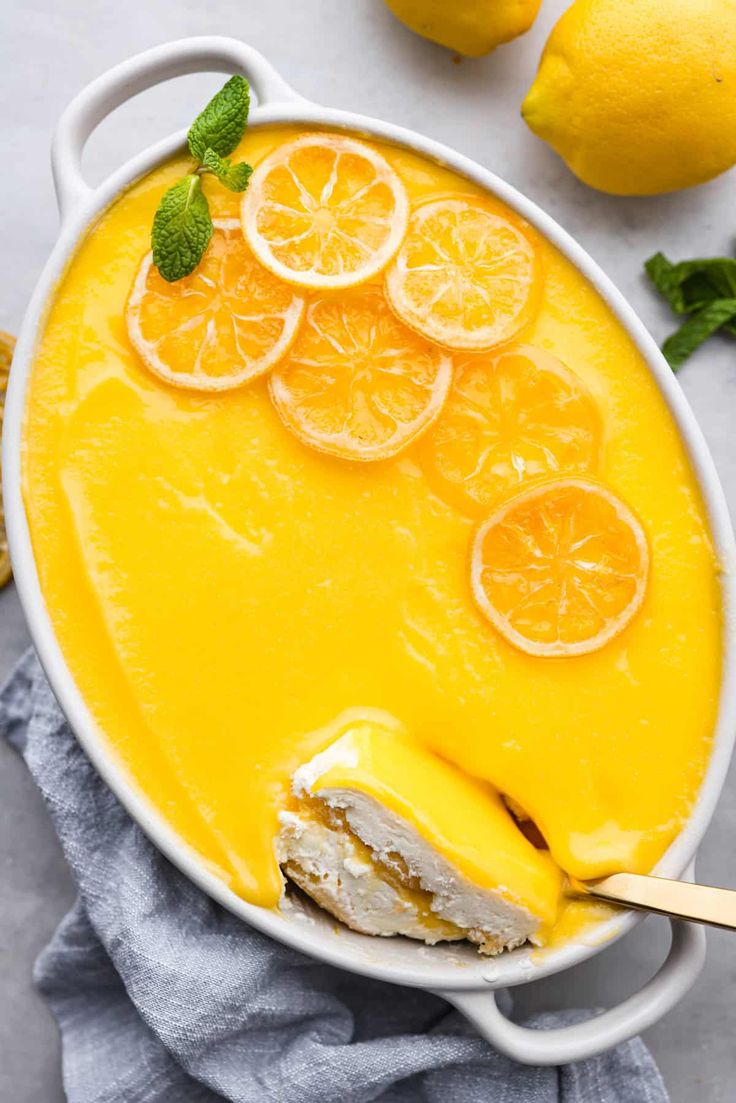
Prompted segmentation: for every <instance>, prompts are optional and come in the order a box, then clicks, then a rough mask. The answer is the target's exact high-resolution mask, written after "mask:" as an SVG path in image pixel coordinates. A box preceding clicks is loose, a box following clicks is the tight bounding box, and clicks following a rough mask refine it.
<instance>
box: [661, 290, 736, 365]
mask: <svg viewBox="0 0 736 1103" xmlns="http://www.w3.org/2000/svg"><path fill="white" fill-rule="evenodd" d="M735 319H736V298H733V299H715V300H714V301H713V302H711V303H708V304H707V305H706V306H704V307H702V309H701V310H699V311H698V313H697V314H694V315H693V316H692V318H688V320H687V321H686V322H684V323H683V325H681V326H680V328H679V329H678V330H677V332H676V333H673V334H672V336H671V337H668V338H667V340H666V341H665V343H664V344H663V345H662V352H663V353H664V355H665V357H666V358H667V362H668V363H669V365H670V367H671V368H672V370H673V371H677V369H678V368H681V367H682V365H683V364H684V363H685V361H686V360H687V358H688V357H689V356H691V355H692V353H693V352H695V350H696V349H697V348H698V347H699V346H700V345H702V343H703V341H707V339H708V338H709V337H710V336H712V334H714V333H715V332H716V331H717V330H719V329H720V328H721V327H722V326H724V325H725V324H727V323H731V324H733V322H734V320H735ZM729 329H731V326H729ZM731 332H733V330H732V329H731Z"/></svg>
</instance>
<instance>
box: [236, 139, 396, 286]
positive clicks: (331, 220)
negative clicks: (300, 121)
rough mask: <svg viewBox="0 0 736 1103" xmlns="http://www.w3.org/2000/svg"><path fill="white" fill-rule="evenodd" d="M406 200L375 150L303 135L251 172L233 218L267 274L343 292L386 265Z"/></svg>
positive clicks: (345, 140) (277, 150)
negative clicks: (238, 218)
mask: <svg viewBox="0 0 736 1103" xmlns="http://www.w3.org/2000/svg"><path fill="white" fill-rule="evenodd" d="M408 215H409V201H408V199H407V195H406V191H405V189H404V185H403V184H402V183H401V180H400V179H399V177H398V176H397V174H396V173H395V172H394V170H393V169H392V168H391V166H390V165H389V163H388V161H387V160H386V159H385V157H383V156H382V155H381V154H380V153H379V152H378V151H377V150H375V149H372V148H371V147H370V146H367V145H364V144H363V143H362V142H356V141H355V140H354V139H353V138H343V137H341V136H340V135H335V134H305V135H303V136H302V137H301V138H297V139H295V141H293V142H287V143H285V144H284V145H281V146H278V147H277V148H276V149H275V150H274V151H273V153H271V154H269V156H268V157H266V158H265V160H263V161H262V162H261V163H260V164H259V165H258V166H257V167H256V169H255V171H254V172H253V175H252V177H251V179H250V184H249V186H248V190H247V192H246V193H245V195H244V196H243V203H242V207H241V220H242V223H243V232H244V234H245V236H246V238H247V240H248V242H249V244H250V247H251V249H252V250H253V252H254V253H255V255H256V256H257V257H258V259H259V260H260V261H261V263H262V264H264V265H265V266H266V268H269V269H270V270H271V271H272V272H273V273H275V275H277V276H279V277H280V278H281V279H283V280H288V281H290V282H291V283H296V284H300V285H301V286H304V287H311V288H317V289H325V288H338V287H350V286H352V285H354V284H357V283H363V282H364V281H365V280H368V279H370V278H371V277H373V276H375V275H376V273H378V272H380V271H381V269H382V268H384V267H385V265H386V264H388V262H389V260H390V259H391V257H392V256H393V255H394V253H395V252H396V250H397V249H398V247H399V245H400V243H401V239H402V238H403V236H404V233H405V232H406V225H407V220H408Z"/></svg>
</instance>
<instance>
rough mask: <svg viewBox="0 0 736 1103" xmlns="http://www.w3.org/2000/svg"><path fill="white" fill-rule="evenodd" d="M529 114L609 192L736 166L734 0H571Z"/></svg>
mask: <svg viewBox="0 0 736 1103" xmlns="http://www.w3.org/2000/svg"><path fill="white" fill-rule="evenodd" d="M521 110H522V115H523V116H524V118H525V120H526V122H527V124H528V125H529V127H531V129H532V130H533V131H534V133H535V134H537V135H539V137H540V138H543V139H544V140H545V141H546V142H549V144H550V145H551V146H552V148H553V149H554V150H555V151H556V152H557V153H559V155H560V156H561V157H562V158H563V160H564V161H565V162H566V163H567V165H568V167H569V168H570V169H571V170H572V171H573V172H574V173H575V175H576V176H579V177H580V179H581V180H584V181H585V183H586V184H590V185H591V186H592V187H594V188H599V189H600V190H601V191H605V192H611V193H612V194H614V195H655V194H657V193H659V192H667V191H675V190H676V189H677V188H687V187H690V186H691V185H693V184H701V183H702V182H703V181H704V180H710V179H711V178H712V177H713V176H717V175H718V174H719V173H721V172H724V171H725V170H726V169H728V168H730V167H731V165H733V164H735V163H736V0H575V3H573V4H572V6H571V7H570V8H568V10H567V11H566V12H565V14H564V15H563V16H562V18H561V19H560V20H559V21H558V23H557V25H556V26H555V27H554V28H553V30H552V33H551V35H550V37H549V40H548V42H547V45H546V47H545V50H544V53H543V54H542V60H541V62H540V65H539V71H538V73H537V76H536V79H535V81H534V83H533V85H532V87H531V88H530V90H529V92H528V94H527V97H526V99H525V100H524V104H523V106H522V109H521Z"/></svg>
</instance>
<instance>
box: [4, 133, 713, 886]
mask: <svg viewBox="0 0 736 1103" xmlns="http://www.w3.org/2000/svg"><path fill="white" fill-rule="evenodd" d="M294 133H295V131H293V130H290V129H289V130H286V129H279V130H273V129H272V130H268V129H263V128H254V129H253V130H251V131H250V132H249V134H248V135H247V137H246V139H245V140H244V142H243V143H242V146H241V149H240V150H239V154H238V155H239V156H243V157H246V158H247V159H249V160H250V161H251V162H252V163H256V162H257V161H258V160H259V159H260V158H261V157H262V156H264V155H265V153H266V152H268V151H269V150H270V149H271V148H272V147H273V145H274V144H275V142H276V141H280V140H284V139H285V138H287V137H290V136H293V134H294ZM377 144H378V143H377ZM381 148H382V149H383V150H384V153H385V155H386V157H387V158H388V160H389V161H390V163H391V164H392V165H393V166H394V168H395V169H396V170H397V171H398V172H399V174H400V175H401V178H402V179H403V181H404V183H405V184H406V186H407V188H408V190H409V194H410V197H411V199H412V201H413V202H416V201H417V200H418V199H420V198H424V197H430V196H434V195H445V194H447V193H448V192H450V193H466V194H478V189H476V188H474V187H473V186H472V185H470V184H469V183H467V182H466V181H464V180H463V179H461V178H459V177H457V176H454V175H453V174H451V173H449V172H447V171H445V170H443V169H440V168H438V167H437V166H435V165H433V164H430V163H429V162H427V161H424V160H422V159H421V158H419V157H417V156H414V155H412V154H410V153H407V152H404V151H400V150H397V149H394V148H391V147H381ZM186 165H187V162H185V160H184V159H181V160H178V161H174V162H172V163H170V164H167V165H166V166H164V167H163V168H161V169H158V170H156V171H155V172H153V173H152V174H151V175H150V176H148V177H146V178H145V179H144V180H142V181H141V182H139V183H138V184H136V185H134V186H133V187H132V188H131V189H130V190H129V191H128V192H127V193H126V194H124V195H123V196H121V198H120V199H119V200H118V201H117V202H116V203H115V204H114V205H113V206H112V207H111V208H110V209H109V210H108V211H107V212H106V213H104V214H103V215H102V216H101V217H100V218H99V220H98V221H97V223H96V224H95V225H94V226H93V227H92V228H91V229H90V231H89V233H88V235H87V237H86V238H85V240H84V241H83V242H82V244H81V245H80V247H79V250H78V252H77V254H76V256H75V257H74V258H73V260H72V261H71V263H70V266H69V268H68V271H67V273H66V275H65V276H64V278H63V279H62V281H61V283H60V285H59V287H58V289H57V292H56V295H55V297H54V299H53V301H52V303H51V304H50V310H49V314H48V319H47V323H46V327H45V330H44V332H43V334H42V336H41V338H40V341H39V346H38V351H37V356H36V360H35V364H34V367H33V371H32V376H31V380H30V388H29V395H28V405H27V414H26V425H25V445H24V463H23V478H24V494H25V503H26V510H27V515H28V519H29V523H30V529H31V535H32V540H33V546H34V551H35V556H36V561H37V564H38V570H39V574H40V579H41V585H42V589H43V593H44V596H45V600H46V603H47V606H48V609H49V612H50V615H51V619H52V622H53V625H54V629H55V631H56V633H57V636H58V639H59V641H60V644H61V647H62V650H63V653H64V656H65V659H66V661H67V663H68V666H69V668H70V670H71V672H72V674H73V676H74V678H75V679H76V682H77V684H78V686H79V689H80V691H81V693H82V694H83V696H84V698H85V700H86V701H87V703H88V705H89V707H90V709H91V711H92V713H93V715H94V717H95V719H96V720H97V722H98V724H99V726H100V728H101V730H102V731H103V732H104V734H105V737H106V739H107V740H108V741H109V744H110V746H111V747H112V748H113V749H114V752H115V753H116V755H117V756H118V757H119V759H120V760H121V761H122V762H123V763H124V765H125V766H126V768H127V769H128V770H129V772H130V774H131V775H132V777H133V778H134V779H135V781H136V782H137V783H138V784H139V785H140V787H141V788H142V789H143V790H144V791H145V793H146V794H147V795H148V797H149V798H150V799H151V800H152V801H153V802H154V804H155V805H156V806H157V807H158V808H159V809H160V810H161V812H162V813H163V815H164V816H165V817H166V818H167V820H168V821H169V822H170V823H171V825H172V826H173V827H174V828H175V829H176V830H177V831H178V832H179V833H180V834H181V836H182V837H183V838H184V839H185V840H186V841H187V842H188V843H189V844H190V845H191V846H193V847H194V848H195V850H196V851H197V852H198V853H199V854H200V855H201V856H202V858H203V859H204V860H205V861H206V862H207V863H208V864H209V866H210V867H211V868H213V869H215V870H216V871H217V872H218V873H219V875H220V876H221V877H222V878H223V879H224V880H225V881H226V882H227V883H228V884H230V885H231V887H232V888H233V889H234V890H235V891H236V892H238V893H240V894H242V895H243V896H244V897H245V898H247V899H248V900H250V901H252V902H254V903H257V904H262V905H265V906H275V905H276V904H277V902H278V899H279V895H280V892H281V877H280V873H279V870H278V867H277V864H276V861H275V859H274V856H273V839H274V835H275V832H276V830H277V814H278V811H279V809H280V808H282V807H283V806H284V805H285V803H287V802H288V800H289V797H288V786H289V778H290V775H291V773H292V772H293V771H294V769H295V768H296V767H297V766H298V765H300V764H301V763H302V762H304V761H305V760H306V759H308V758H309V757H311V756H312V755H313V754H314V753H315V752H316V751H318V750H320V749H321V748H322V747H323V746H324V745H325V743H326V742H327V741H328V739H329V732H330V725H331V724H332V723H333V721H334V718H335V717H337V716H339V715H340V714H342V713H343V712H344V711H345V710H353V711H354V713H355V714H360V711H361V710H362V709H364V710H367V711H370V710H375V709H378V710H382V711H383V712H385V713H388V714H390V715H391V716H393V717H396V718H397V720H398V721H399V722H400V723H401V725H402V726H403V727H404V728H405V729H406V730H407V731H408V732H410V733H411V735H412V737H413V738H415V739H417V740H419V741H421V742H422V743H424V744H425V745H426V746H427V747H429V748H431V749H433V750H435V751H436V752H438V753H439V754H440V755H441V756H443V757H444V758H446V759H448V760H449V761H451V762H453V763H455V764H456V765H457V766H459V767H461V768H462V769H463V770H465V771H467V772H468V773H469V774H471V775H474V776H475V777H477V778H479V779H481V780H482V781H484V782H487V783H490V784H491V785H492V786H494V787H496V788H497V789H498V790H499V791H500V792H502V793H505V794H508V795H510V796H511V797H513V798H514V800H515V801H516V802H518V804H520V805H521V806H522V807H523V808H524V809H525V810H526V811H527V812H528V813H529V815H530V816H531V817H532V818H533V819H534V821H535V822H536V823H537V825H538V827H539V828H540V830H541V831H542V833H543V835H544V836H545V838H546V840H547V842H548V843H549V846H550V849H551V853H552V856H553V857H554V859H555V860H556V862H557V863H558V864H559V865H560V866H562V868H563V869H565V870H569V871H570V872H571V873H572V874H574V875H575V876H577V877H581V878H585V877H591V876H596V875H599V874H604V873H608V872H612V871H615V870H634V871H646V870H648V869H650V868H651V867H652V866H653V865H654V863H655V862H656V861H657V859H658V858H659V857H660V856H661V854H662V853H663V852H664V851H665V849H666V848H667V846H668V845H669V843H670V842H671V841H672V839H673V838H674V837H675V835H676V834H677V832H678V830H679V829H680V827H681V825H682V823H683V821H684V819H685V818H686V817H687V815H688V813H689V810H690V808H691V806H692V803H693V801H694V799H695V796H696V794H697V790H698V786H699V784H700V781H701V779H702V776H703V772H704V769H705V765H706V762H707V759H708V755H709V752H710V745H711V736H712V731H713V725H714V720H715V715H716V706H717V695H718V690H719V681H720V663H721V652H720V647H721V643H720V637H721V621H720V594H719V585H718V565H717V563H716V562H715V559H714V554H713V549H712V546H711V542H710V540H709V536H708V531H707V525H706V521H705V517H704V511H703V506H702V503H701V500H700V496H699V493H698V490H697V486H696V482H695V479H694V476H693V474H692V472H691V470H690V467H689V465H688V461H687V458H686V455H685V451H684V447H683V445H682V444H681V442H680V440H679V438H678V435H677V432H676V429H675V426H674V424H673V422H672V419H671V417H670V415H669V413H668V412H667V409H666V407H665V404H664V401H663V399H662V398H661V397H660V395H659V393H658V391H657V389H656V386H655V384H654V383H653V381H652V380H651V378H650V376H649V374H648V371H647V369H646V366H645V364H644V362H643V361H642V359H641V357H640V355H639V354H638V352H637V351H636V349H635V347H634V345H633V344H632V342H631V340H630V339H629V338H628V336H627V335H626V333H625V332H624V331H623V329H622V327H621V326H620V325H619V323H618V322H617V321H616V320H615V318H614V317H613V315H612V313H611V312H610V310H609V309H608V308H607V307H606V306H605V304H604V303H603V302H602V301H601V299H600V298H599V297H598V295H597V294H596V292H595V291H594V290H593V289H592V288H591V287H590V286H589V285H588V284H587V283H586V281H585V280H584V279H583V278H582V277H581V276H580V275H579V274H578V273H577V271H576V270H575V269H574V268H573V267H572V266H571V265H570V264H569V262H568V261H566V260H565V259H564V258H562V257H561V256H560V255H559V254H558V253H557V252H556V250H555V249H554V248H553V247H552V246H551V245H550V244H548V243H546V242H545V241H541V240H540V241H538V246H539V249H540V250H541V253H542V256H543V264H544V289H543V295H542V303H541V307H540V310H539V313H538V315H537V316H536V318H535V319H534V320H533V322H532V323H531V324H530V326H529V327H528V328H527V329H526V330H525V331H524V333H523V335H522V336H523V340H524V341H525V342H527V343H531V344H533V345H537V346H539V347H541V348H543V349H545V350H548V351H551V352H553V353H555V354H556V355H557V356H558V357H559V358H560V359H561V360H563V361H564V362H565V363H566V364H567V365H568V366H569V367H570V368H571V369H572V370H573V371H574V372H575V373H577V374H578V375H579V376H580V377H581V378H582V379H583V381H584V382H585V383H586V384H587V386H588V388H589V389H590V391H591V393H592V395H593V396H594V398H595V399H596V401H597V403H598V406H599V408H600V411H601V415H602V419H603V449H602V458H601V462H600V465H599V467H598V471H597V474H598V475H599V476H600V477H601V478H602V479H604V480H605V481H606V482H607V484H608V485H609V486H610V487H611V488H612V489H613V490H614V491H616V492H617V493H618V494H620V495H621V496H622V497H623V498H624V500H625V501H626V502H627V503H628V504H629V505H630V506H631V507H632V508H633V509H634V510H635V511H636V513H637V514H638V516H639V518H640V519H641V521H642V523H643V525H644V528H645V530H646V533H647V536H648V539H649V544H650V550H651V575H650V580H649V586H648V591H647V596H646V599H645V602H644V606H643V608H642V611H641V612H640V613H639V615H638V616H637V618H636V619H635V620H634V621H633V623H632V624H631V625H630V626H629V627H628V628H626V629H625V631H624V632H623V633H622V634H621V635H620V636H619V637H617V638H616V639H614V640H613V641H612V642H610V643H609V644H608V645H607V646H606V647H604V648H603V649H602V650H600V651H598V652H596V653H593V654H589V655H585V656H581V657H578V658H567V659H549V658H546V659H542V658H533V657H530V656H527V655H524V654H522V653H521V652H519V651H516V650H515V649H514V648H513V647H512V646H510V645H509V644H507V643H506V642H505V641H504V640H503V639H502V638H501V637H500V636H499V635H498V634H497V633H496V632H494V630H493V628H492V627H491V626H490V625H489V624H488V623H487V622H486V621H485V620H484V619H483V618H482V616H481V615H480V613H479V612H478V611H477V609H476V608H475V606H474V604H473V602H472V600H471V597H470V593H469V582H468V574H467V548H468V543H469V537H470V534H471V532H472V528H473V524H474V522H473V521H472V519H470V518H469V517H468V516H465V515H463V513H461V512H460V510H458V509H456V508H453V507H452V506H450V505H448V504H447V503H446V502H445V501H443V500H442V499H441V498H440V497H438V496H437V494H436V493H435V492H434V490H433V488H432V486H431V485H430V482H429V481H428V479H427V478H426V475H425V472H424V470H423V467H422V464H421V457H420V449H419V447H418V446H416V445H413V446H412V447H411V448H410V449H409V450H408V451H407V452H405V453H403V454H402V455H401V456H399V457H397V458H396V459H393V460H388V461H383V462H379V463H375V464H370V463H369V464H362V465H361V464H356V463H351V462H347V461H344V460H339V459H335V458H332V457H329V456H326V455H322V454H320V453H318V452H316V451H313V450H311V449H309V448H307V447H305V446H304V445H303V444H302V443H300V442H299V441H298V440H297V439H296V438H295V437H293V436H292V435H290V433H289V432H288V431H287V430H286V429H285V428H284V426H283V425H282V423H281V422H280V421H279V419H278V417H277V415H276V414H275V412H274V410H273V407H272V405H271V402H270V400H269V398H268V392H267V387H266V385H265V383H264V382H263V381H262V380H261V381H257V382H256V383H254V384H251V385H248V386H246V387H244V388H242V389H240V390H238V391H234V392H231V393H226V394H220V395H206V394H203V395H197V394H192V393H187V392H184V391H178V390H176V389H174V388H172V387H169V386H167V385H166V384H164V383H161V382H159V381H158V380H156V379H155V378H154V377H153V376H152V375H150V374H149V372H148V371H147V370H146V369H145V368H144V367H143V366H142V365H141V363H140V362H139V360H138V358H137V356H136V354H135V353H134V351H133V349H132V348H131V345H130V343H129V340H128V337H127V333H126V329H125V324H124V320H123V310H124V304H125V300H126V296H127V294H128V290H129V288H130V285H131V282H132V280H133V277H134V275H135V272H136V269H137V267H138V264H139V262H140V259H141V256H142V254H143V253H144V252H145V251H146V249H147V248H148V239H149V230H150V225H151V220H152V217H153V213H154V211H155V209H156V206H157V204H158V201H159V199H160V196H161V194H162V190H163V189H164V187H166V186H168V185H169V184H170V183H172V182H173V181H174V179H175V178H176V177H177V176H178V175H180V174H181V173H182V171H185V169H186ZM205 189H206V190H208V191H209V194H210V201H211V206H212V209H213V213H214V214H216V215H217V216H219V217H237V209H238V197H237V196H234V195H230V194H228V193H225V192H224V191H223V189H221V188H216V189H215V188H212V189H211V190H210V189H209V187H208V183H207V181H205ZM356 710H357V711H356ZM427 785H428V786H430V787H431V779H430V780H428V781H427ZM433 799H434V798H433ZM456 813H457V816H459V817H462V815H463V808H462V807H458V808H457V809H456ZM457 860H458V862H459V863H460V864H461V866H462V861H463V859H462V855H459V856H457Z"/></svg>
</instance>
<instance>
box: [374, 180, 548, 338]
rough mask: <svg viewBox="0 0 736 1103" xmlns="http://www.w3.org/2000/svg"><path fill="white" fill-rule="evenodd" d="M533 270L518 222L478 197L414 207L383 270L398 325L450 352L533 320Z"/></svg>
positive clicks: (534, 259)
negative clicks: (398, 321)
mask: <svg viewBox="0 0 736 1103" xmlns="http://www.w3.org/2000/svg"><path fill="white" fill-rule="evenodd" d="M540 285H541V265H540V261H539V257H538V254H537V249H536V247H535V245H534V243H533V241H532V239H531V237H530V234H529V232H528V229H527V227H526V224H525V223H523V222H522V221H521V220H518V221H516V220H515V221H512V216H510V215H508V214H501V213H500V212H498V211H496V210H495V209H494V208H493V207H492V206H491V205H490V204H487V203H484V202H483V201H482V200H480V199H470V198H449V199H439V200H434V201H432V202H430V203H424V204H422V206H421V207H418V208H417V209H416V210H415V211H414V212H413V214H412V216H411V218H410V219H409V227H408V229H407V232H406V237H405V238H404V241H403V243H402V245H401V248H400V249H399V252H398V253H397V255H396V257H395V258H394V260H393V261H392V263H391V265H390V266H389V268H388V269H387V272H386V294H387V296H388V300H389V303H390V304H391V306H392V308H393V309H394V310H395V311H396V313H397V314H398V316H399V317H400V318H401V319H402V321H404V322H406V324H407V325H409V326H411V327H412V328H413V329H416V330H418V331H419V332H420V333H422V334H424V336H425V337H429V338H430V340H432V341H437V342H438V343H439V344H441V345H446V346H447V347H448V348H452V349H489V348H492V347H493V346H494V345H499V344H501V343H502V342H504V341H508V340H510V339H511V338H512V337H514V336H515V334H517V333H518V332H519V330H520V329H521V328H522V327H523V326H524V325H525V324H526V323H527V322H528V321H529V320H530V319H531V317H532V316H533V314H534V312H535V310H536V308H537V305H538V299H539V291H540Z"/></svg>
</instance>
